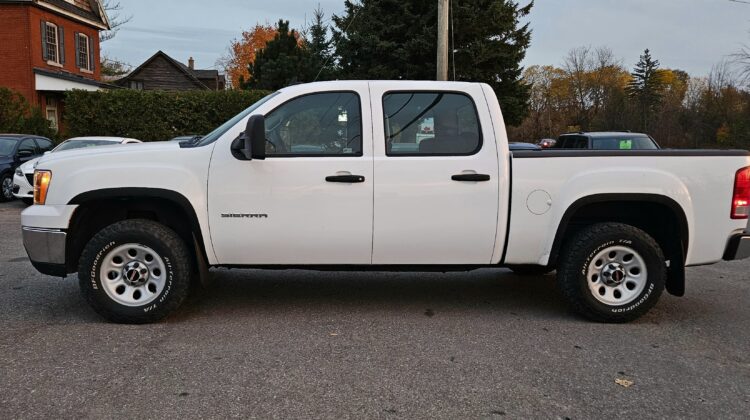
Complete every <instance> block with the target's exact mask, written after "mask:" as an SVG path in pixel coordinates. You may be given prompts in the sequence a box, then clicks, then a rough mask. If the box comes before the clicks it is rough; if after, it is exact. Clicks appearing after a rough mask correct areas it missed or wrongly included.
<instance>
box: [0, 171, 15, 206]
mask: <svg viewBox="0 0 750 420" xmlns="http://www.w3.org/2000/svg"><path fill="white" fill-rule="evenodd" d="M14 198H15V197H13V178H12V177H11V175H10V174H5V175H3V176H0V202H5V201H11V200H13V199H14Z"/></svg>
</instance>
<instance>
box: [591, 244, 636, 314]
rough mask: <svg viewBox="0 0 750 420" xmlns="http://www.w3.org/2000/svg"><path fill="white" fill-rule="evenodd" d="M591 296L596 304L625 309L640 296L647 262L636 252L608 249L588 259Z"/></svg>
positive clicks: (623, 249)
mask: <svg viewBox="0 0 750 420" xmlns="http://www.w3.org/2000/svg"><path fill="white" fill-rule="evenodd" d="M587 274H588V275H587V276H586V278H587V283H588V285H589V290H590V291H591V295H592V296H594V298H596V300H598V301H599V302H601V303H603V304H605V305H610V306H620V305H627V304H628V303H630V302H632V301H634V300H635V299H636V298H637V297H638V296H639V295H640V294H641V292H643V289H644V288H645V287H646V283H647V279H648V270H647V269H646V262H645V261H644V260H643V257H641V256H640V255H639V254H638V253H637V252H636V251H635V250H633V249H632V248H629V247H626V246H619V245H618V246H611V247H608V248H605V249H603V250H602V251H600V252H599V253H598V254H596V256H594V258H592V259H591V261H590V262H589V266H588V272H587Z"/></svg>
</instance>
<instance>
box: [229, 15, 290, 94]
mask: <svg viewBox="0 0 750 420" xmlns="http://www.w3.org/2000/svg"><path fill="white" fill-rule="evenodd" d="M277 32H278V28H277V27H276V26H275V25H274V26H272V25H268V24H266V25H261V24H256V25H255V26H254V27H253V28H252V29H250V30H248V31H243V32H242V36H241V37H240V38H239V39H235V40H233V41H232V43H231V45H230V46H229V49H228V51H227V55H226V56H224V57H222V58H221V59H220V60H219V65H220V66H221V67H223V68H224V71H225V72H226V75H227V78H228V79H229V80H230V81H231V83H232V87H233V88H234V89H239V88H240V85H241V84H242V83H243V81H244V82H247V81H249V80H250V73H249V72H248V68H249V67H250V65H251V64H252V63H253V62H254V61H255V56H256V54H257V53H258V51H260V50H261V49H263V48H265V46H266V44H267V43H268V41H271V40H272V39H273V38H274V36H276V33H277Z"/></svg>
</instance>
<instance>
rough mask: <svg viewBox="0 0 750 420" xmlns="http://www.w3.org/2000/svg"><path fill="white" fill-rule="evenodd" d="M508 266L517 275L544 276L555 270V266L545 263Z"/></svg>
mask: <svg viewBox="0 0 750 420" xmlns="http://www.w3.org/2000/svg"><path fill="white" fill-rule="evenodd" d="M508 268H510V269H511V271H513V274H515V275H517V276H544V275H546V274H549V273H551V272H553V271H555V269H554V268H551V267H546V266H543V265H513V266H510V267H508Z"/></svg>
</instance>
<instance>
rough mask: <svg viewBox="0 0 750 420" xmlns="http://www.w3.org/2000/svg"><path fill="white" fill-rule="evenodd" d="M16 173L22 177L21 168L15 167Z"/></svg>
mask: <svg viewBox="0 0 750 420" xmlns="http://www.w3.org/2000/svg"><path fill="white" fill-rule="evenodd" d="M16 175H18V176H20V177H21V178H23V171H22V170H21V168H16Z"/></svg>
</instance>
